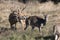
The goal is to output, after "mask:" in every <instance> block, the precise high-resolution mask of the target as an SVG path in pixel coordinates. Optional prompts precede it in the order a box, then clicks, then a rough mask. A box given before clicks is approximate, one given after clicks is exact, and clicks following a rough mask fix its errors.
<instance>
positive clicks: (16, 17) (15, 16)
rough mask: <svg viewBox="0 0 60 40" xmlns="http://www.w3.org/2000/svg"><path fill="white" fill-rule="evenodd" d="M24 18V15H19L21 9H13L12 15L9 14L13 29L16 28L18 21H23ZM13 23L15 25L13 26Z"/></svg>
mask: <svg viewBox="0 0 60 40" xmlns="http://www.w3.org/2000/svg"><path fill="white" fill-rule="evenodd" d="M24 9H25V7H24V8H23V9H22V11H23V10H24ZM22 19H24V17H21V16H20V15H19V10H18V12H17V11H12V13H10V15H9V23H10V26H11V29H15V30H16V23H17V22H20V23H21V20H22ZM13 25H15V27H13Z"/></svg>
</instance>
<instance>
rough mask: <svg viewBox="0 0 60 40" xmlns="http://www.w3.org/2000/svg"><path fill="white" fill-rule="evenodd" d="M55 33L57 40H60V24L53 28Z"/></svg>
mask: <svg viewBox="0 0 60 40" xmlns="http://www.w3.org/2000/svg"><path fill="white" fill-rule="evenodd" d="M53 32H54V36H55V40H60V39H59V37H60V23H58V24H56V25H54V27H53Z"/></svg>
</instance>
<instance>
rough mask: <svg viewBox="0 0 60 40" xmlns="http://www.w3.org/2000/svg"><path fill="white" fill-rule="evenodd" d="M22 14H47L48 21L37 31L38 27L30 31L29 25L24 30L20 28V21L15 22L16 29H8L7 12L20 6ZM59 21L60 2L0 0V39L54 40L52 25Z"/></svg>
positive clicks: (41, 15) (40, 15)
mask: <svg viewBox="0 0 60 40" xmlns="http://www.w3.org/2000/svg"><path fill="white" fill-rule="evenodd" d="M25 6H26V8H25V9H24V10H23V14H26V16H27V17H28V16H32V15H36V16H39V17H42V18H44V16H43V15H44V14H48V22H47V24H46V26H44V27H43V28H42V30H41V31H40V32H39V31H38V28H35V29H34V31H33V32H32V31H31V27H30V26H29V27H28V29H27V30H26V31H24V30H22V28H24V27H25V26H24V27H22V26H21V24H20V23H17V29H18V30H16V31H12V30H10V29H9V28H10V24H9V21H8V17H9V14H10V13H11V9H12V10H18V9H19V10H20V11H21V9H22V8H24V7H25ZM58 22H60V3H58V4H56V5H55V4H54V3H53V2H51V1H49V2H45V3H39V2H38V1H29V2H27V3H26V4H24V3H22V2H18V1H15V0H14V1H5V0H3V1H2V0H1V1H0V40H54V36H53V26H54V25H55V24H56V23H58Z"/></svg>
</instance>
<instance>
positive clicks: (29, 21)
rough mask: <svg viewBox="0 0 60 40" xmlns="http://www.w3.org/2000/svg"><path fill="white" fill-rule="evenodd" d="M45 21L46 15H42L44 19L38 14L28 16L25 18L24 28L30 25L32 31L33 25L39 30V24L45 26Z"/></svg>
mask: <svg viewBox="0 0 60 40" xmlns="http://www.w3.org/2000/svg"><path fill="white" fill-rule="evenodd" d="M46 22H47V15H44V19H43V18H41V17H38V16H29V17H28V18H26V21H25V23H26V27H25V28H24V30H26V29H27V27H28V26H29V25H30V26H31V27H32V31H33V30H34V28H35V27H38V29H39V32H40V28H41V24H43V26H45V25H46Z"/></svg>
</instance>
